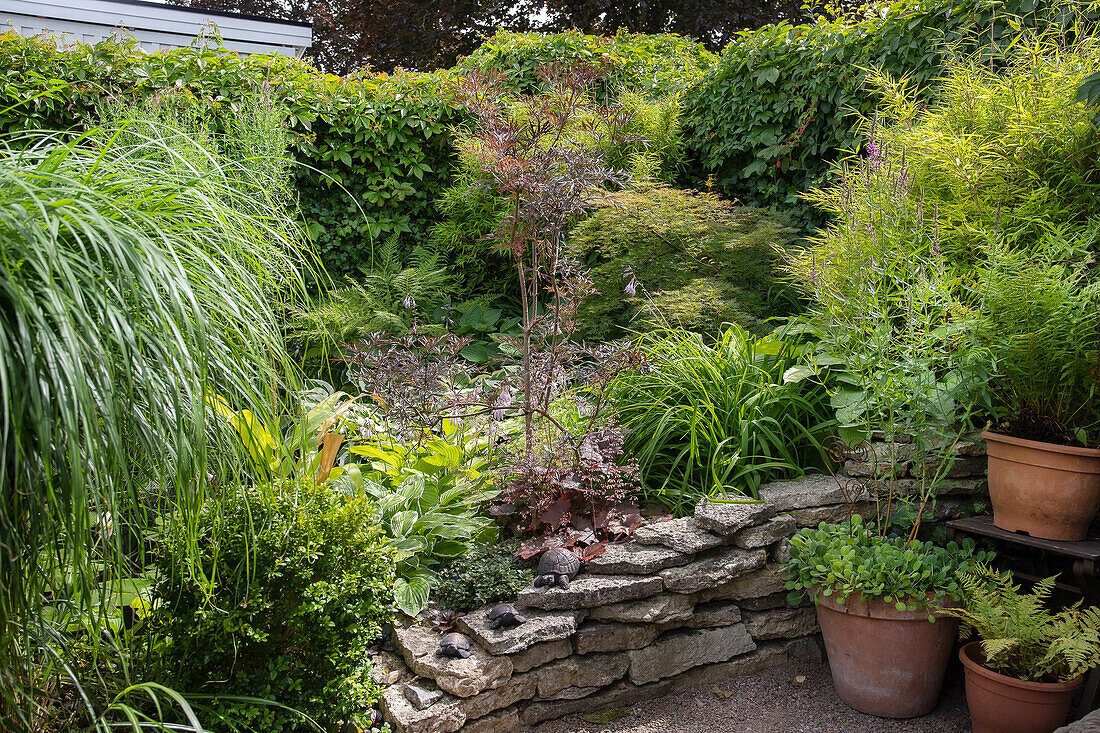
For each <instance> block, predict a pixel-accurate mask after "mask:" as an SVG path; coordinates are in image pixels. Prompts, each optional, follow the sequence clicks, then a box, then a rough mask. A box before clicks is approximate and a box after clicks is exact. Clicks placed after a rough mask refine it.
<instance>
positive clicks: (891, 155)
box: [790, 34, 1100, 432]
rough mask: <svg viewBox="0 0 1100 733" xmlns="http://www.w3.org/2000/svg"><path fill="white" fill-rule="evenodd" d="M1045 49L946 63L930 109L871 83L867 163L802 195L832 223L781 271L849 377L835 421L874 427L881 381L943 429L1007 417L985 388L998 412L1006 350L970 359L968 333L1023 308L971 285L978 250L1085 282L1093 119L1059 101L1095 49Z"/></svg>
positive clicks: (902, 92) (1085, 70)
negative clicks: (877, 99)
mask: <svg viewBox="0 0 1100 733" xmlns="http://www.w3.org/2000/svg"><path fill="white" fill-rule="evenodd" d="M1056 40H1057V39H1055V40H1049V39H1043V38H1035V37H1033V36H1031V35H1027V34H1025V35H1022V36H1021V37H1020V41H1019V43H1018V44H1017V45H1016V46H1015V47H1014V50H1013V52H1012V53H1010V54H1008V55H1006V56H1004V57H1002V58H1000V59H999V60H998V61H997V63H996V64H995V68H994V70H992V71H991V70H990V69H989V65H988V63H986V62H985V61H984V60H983V58H972V59H962V60H959V61H957V62H953V63H951V64H949V65H948V67H947V71H946V75H945V78H944V80H943V83H942V89H943V90H944V91H943V97H942V100H941V101H940V103H939V104H936V105H933V106H931V107H929V108H925V107H924V104H923V102H921V98H920V96H919V94H917V92H916V90H914V89H913V87H912V86H911V85H909V84H906V83H904V82H903V81H900V80H895V79H891V78H889V77H886V76H881V75H876V76H875V77H873V81H874V83H875V84H876V85H877V86H878V88H879V89H881V90H882V92H883V98H884V100H885V101H884V103H883V105H882V106H881V107H880V109H879V111H878V120H877V121H876V120H875V119H865V120H863V121H862V123H861V127H860V129H861V130H862V131H863V132H864V133H865V134H866V135H867V144H866V156H865V157H863V158H861V159H859V160H856V161H852V162H850V163H845V164H842V165H840V166H838V168H837V171H836V172H837V176H836V181H835V183H833V184H832V185H830V186H828V187H826V188H824V189H819V190H817V191H814V192H813V194H812V196H811V200H813V201H815V202H816V203H818V205H820V206H821V207H822V208H823V209H824V210H826V211H828V212H829V213H830V214H832V215H833V216H834V217H835V219H834V222H833V223H831V224H830V225H829V226H828V227H827V228H826V229H825V230H823V231H822V232H821V233H820V234H819V235H818V236H816V237H815V238H814V239H813V241H812V246H811V247H809V248H807V249H806V250H804V251H803V252H800V253H799V254H798V255H797V256H796V257H795V258H793V259H792V261H791V262H790V269H791V272H792V274H794V275H795V277H796V278H797V279H798V280H799V281H800V282H801V283H802V284H803V286H804V287H805V288H806V290H807V291H808V292H809V293H810V294H811V295H813V296H814V301H813V306H812V307H811V314H812V319H813V321H814V322H815V323H816V326H815V327H814V331H815V333H816V334H817V335H818V336H819V337H820V338H821V339H822V340H823V341H825V342H827V344H828V358H829V359H832V360H839V361H840V362H842V363H844V364H845V365H846V366H847V368H848V370H849V371H850V373H851V375H850V378H849V379H848V381H849V383H850V386H848V387H846V388H843V389H842V390H841V391H842V392H843V394H842V395H841V394H838V395H837V396H835V398H834V404H835V405H836V406H837V408H838V410H843V411H844V413H845V414H844V416H842V417H841V424H842V425H852V424H858V423H861V422H865V418H866V417H867V416H868V415H870V417H871V419H872V420H881V419H884V418H885V412H886V411H885V410H883V409H882V405H877V404H873V403H872V402H871V401H870V396H871V393H872V392H874V391H875V390H872V389H868V386H869V385H871V384H872V383H881V382H882V379H881V377H882V375H883V374H884V373H890V374H894V375H900V377H901V378H900V379H899V381H898V385H899V387H898V389H897V390H896V394H897V395H898V397H899V399H898V400H895V402H901V399H900V397H901V395H902V394H903V393H908V394H907V395H906V396H905V402H909V403H910V404H911V403H912V400H911V399H909V397H908V395H917V396H920V398H921V400H923V401H924V402H925V403H926V404H925V405H924V406H922V408H921V409H926V410H928V411H929V413H930V414H932V415H934V416H935V417H936V418H937V419H940V420H942V421H943V422H945V423H951V422H952V421H953V420H955V419H956V418H958V417H959V416H965V415H968V414H969V413H970V412H971V410H972V409H977V410H979V411H981V412H982V413H984V414H983V416H984V415H986V414H992V416H993V417H994V418H995V419H1004V418H1012V417H1017V416H1016V415H1010V414H1007V413H1006V410H1008V408H1009V405H1008V404H1007V403H1006V401H1005V392H1004V389H1003V387H1004V385H1003V384H1002V385H1000V386H998V385H997V384H996V383H995V382H994V383H993V384H994V388H995V390H996V391H998V392H999V393H1000V396H998V397H996V398H995V399H996V400H997V401H999V402H1000V404H994V401H995V399H994V397H993V396H991V395H990V393H989V390H988V388H987V387H988V385H989V384H990V382H991V380H993V379H994V378H995V377H996V376H997V374H998V373H999V371H1000V370H1001V369H1002V368H1004V367H1009V366H1010V365H1009V364H1007V363H1001V362H998V361H997V360H996V359H995V357H996V356H997V355H996V354H995V349H997V348H1003V349H1012V348H1015V347H1016V346H1019V345H1020V343H1019V342H1018V341H1016V340H1014V339H1009V340H1006V341H1002V342H1000V343H998V344H995V345H992V346H990V349H989V350H987V351H986V352H985V353H984V354H983V353H982V352H981V350H980V349H979V350H978V351H972V350H971V349H970V348H969V345H970V343H971V342H972V337H973V336H974V333H973V332H974V329H975V328H978V329H981V330H985V331H986V336H985V337H981V338H980V339H979V341H983V342H985V343H986V344H987V345H988V344H989V343H990V342H991V341H992V340H999V339H1000V337H999V336H997V335H995V332H996V331H997V330H998V329H1001V330H1002V334H1003V335H1005V336H1007V335H1009V334H1011V333H1012V330H1011V329H1009V330H1004V328H1003V327H1004V326H1005V325H1006V323H1005V322H1004V321H1001V322H1000V323H999V324H998V322H997V320H996V319H997V318H1002V317H1005V318H1007V317H1008V316H1009V315H1010V313H1012V312H1015V313H1016V315H1017V316H1020V315H1022V314H1021V312H1020V309H1021V308H1026V306H1025V303H1026V302H1027V300H1028V298H1030V295H1026V294H1025V293H1026V289H1027V287H1028V285H1027V283H1026V282H1024V281H1022V280H1020V279H1005V278H1001V281H1000V282H999V283H997V284H995V283H994V282H993V280H991V279H990V278H989V277H988V276H985V277H984V284H980V283H979V284H977V287H976V278H975V271H978V272H986V273H988V272H991V271H995V270H997V269H998V268H997V267H995V266H994V264H993V263H991V262H989V259H990V255H989V253H991V252H1002V253H1004V256H1009V253H1016V254H1014V255H1011V256H1012V257H1015V258H1017V259H1018V261H1019V262H1018V264H1019V263H1022V262H1023V261H1024V260H1028V261H1031V260H1034V262H1035V263H1036V265H1037V268H1036V267H1030V266H1029V267H1028V270H1029V271H1030V272H1032V273H1033V274H1034V275H1035V276H1036V277H1038V276H1039V275H1040V272H1041V271H1047V272H1048V274H1049V273H1050V272H1052V271H1051V270H1049V267H1051V266H1057V264H1056V263H1059V262H1062V263H1063V265H1065V266H1064V267H1062V266H1058V267H1060V272H1061V273H1062V275H1064V276H1066V277H1070V276H1071V275H1072V273H1075V272H1076V273H1079V275H1080V274H1086V273H1087V270H1088V268H1089V267H1091V264H1090V263H1091V260H1092V258H1093V257H1094V253H1095V251H1096V249H1097V245H1096V225H1095V223H1094V222H1093V221H1092V219H1093V218H1094V215H1093V213H1092V211H1091V210H1090V209H1088V206H1087V204H1086V199H1087V196H1088V194H1087V193H1086V189H1087V184H1085V183H1084V182H1085V181H1088V180H1090V179H1092V178H1094V177H1095V176H1096V171H1097V166H1096V160H1097V152H1098V150H1100V138H1097V136H1096V135H1095V131H1094V129H1093V127H1092V125H1091V116H1092V111H1091V110H1090V109H1089V108H1087V107H1085V106H1084V105H1080V104H1075V103H1074V102H1073V100H1074V96H1075V94H1076V89H1077V87H1078V85H1079V84H1080V81H1081V79H1083V78H1084V77H1085V76H1087V75H1088V74H1089V73H1090V72H1091V71H1092V70H1094V69H1096V68H1100V44H1098V42H1097V40H1096V39H1095V38H1091V37H1083V38H1081V39H1080V41H1079V42H1078V43H1077V44H1075V45H1070V46H1063V45H1061V44H1060V43H1058V42H1056ZM991 268H992V269H991ZM1082 268H1084V269H1082ZM1044 277H1045V276H1044ZM1086 277H1087V274H1086ZM1044 282H1048V281H1047V280H1044V279H1043V277H1040V278H1039V280H1037V281H1036V286H1037V287H1038V286H1039V285H1042V284H1043V283H1044ZM1048 284H1049V282H1048ZM990 287H994V289H995V290H996V289H1000V288H1005V289H1004V290H1003V292H1000V293H999V294H998V293H996V292H992V291H990ZM1044 287H1045V286H1044ZM1059 287H1063V286H1059ZM1052 292H1053V291H1051V290H1050V288H1047V295H1048V296H1049V295H1051V294H1052ZM1044 297H1046V296H1044ZM1079 297H1080V298H1087V297H1091V296H1090V295H1089V291H1083V292H1081V293H1080V294H1079ZM997 298H1001V299H1007V298H1015V299H1016V302H1015V305H1014V306H1013V305H1012V304H1010V303H1009V302H1007V301H1003V302H1001V303H1000V305H998V306H997V307H998V308H1005V309H1007V310H1006V311H1005V313H1004V314H1002V316H996V315H995V314H993V313H992V312H990V311H989V310H988V309H989V306H988V304H992V303H993V302H994V301H995V300H997ZM983 300H984V301H985V302H986V303H987V306H986V307H985V310H986V311H987V312H986V313H985V314H984V316H983V314H982V313H981V312H979V309H981V308H982V307H983V306H982V305H981V303H982V301H983ZM1079 302H1081V301H1079ZM1036 305H1038V303H1036ZM1013 309H1015V310H1013ZM1033 315H1036V314H1033ZM1014 317H1015V316H1014ZM989 318H993V319H994V320H992V321H991V320H989ZM983 319H984V320H983ZM1079 323H1081V324H1084V323H1085V322H1084V321H1079ZM1022 325H1023V324H1022V322H1021V321H1019V320H1017V322H1016V324H1015V326H1014V327H1015V328H1019V327H1021V326H1022ZM1060 325H1061V326H1063V327H1065V328H1068V327H1069V325H1070V324H1069V323H1068V322H1064V323H1061V324H1060ZM991 329H992V330H991ZM1026 330H1027V329H1026V328H1025V329H1024V331H1026ZM1022 334H1023V332H1021V331H1017V332H1016V335H1017V336H1021V335H1022ZM1063 334H1064V335H1066V332H1065V331H1063ZM1074 338H1075V340H1076V342H1075V343H1072V344H1066V345H1065V346H1064V347H1063V348H1064V349H1067V351H1062V352H1060V353H1062V355H1063V356H1067V357H1069V356H1070V355H1071V354H1072V358H1073V359H1074V362H1073V364H1070V365H1066V364H1062V365H1059V366H1058V367H1057V369H1058V370H1059V371H1061V370H1062V369H1064V368H1067V367H1068V369H1069V370H1070V372H1072V373H1075V374H1077V375H1081V374H1082V373H1083V372H1084V371H1085V370H1086V369H1088V368H1091V365H1092V363H1093V360H1092V359H1090V358H1089V357H1088V355H1087V352H1088V351H1089V348H1090V347H1089V344H1090V343H1093V342H1092V340H1091V337H1086V336H1084V335H1083V329H1079V330H1078V331H1077V334H1076V336H1075V337H1074ZM1003 355H1006V354H1003ZM1018 356H1020V354H1019V352H1017V357H1018ZM1086 362H1087V364H1088V366H1087V367H1086V366H1085V363H1086ZM833 363H836V361H833ZM1075 379H1077V380H1079V377H1075ZM1078 384H1080V382H1079V381H1078ZM920 385H923V386H920ZM918 387H919V389H918ZM1009 411H1010V410H1009ZM1002 413H1005V414H1002ZM882 427H884V429H889V428H890V426H882ZM1075 427H1081V425H1080V424H1077V425H1072V426H1069V429H1070V431H1071V432H1072V431H1073V428H1075Z"/></svg>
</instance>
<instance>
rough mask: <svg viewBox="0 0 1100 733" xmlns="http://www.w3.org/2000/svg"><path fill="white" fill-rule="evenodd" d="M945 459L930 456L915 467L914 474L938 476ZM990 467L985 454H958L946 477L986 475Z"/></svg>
mask: <svg viewBox="0 0 1100 733" xmlns="http://www.w3.org/2000/svg"><path fill="white" fill-rule="evenodd" d="M942 464H943V461H941V460H940V459H939V458H938V457H936V456H929V457H928V458H925V459H924V461H923V462H922V463H921V464H919V465H916V466H914V467H913V475H914V476H918V477H919V476H922V475H923V476H929V477H932V476H936V475H938V474H939V473H940V470H941V466H942ZM987 468H988V460H987V459H986V457H985V456H958V457H956V458H955V460H954V461H953V462H952V463H951V466H950V467H949V468H948V469H947V473H945V474H944V475H943V477H944V478H947V479H952V478H963V477H966V476H984V475H985V473H986V470H987Z"/></svg>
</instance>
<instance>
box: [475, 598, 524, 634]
mask: <svg viewBox="0 0 1100 733" xmlns="http://www.w3.org/2000/svg"><path fill="white" fill-rule="evenodd" d="M485 618H487V619H489V628H490V629H511V628H514V627H516V626H519V625H520V624H525V623H527V617H526V616H524V615H523V614H521V613H520V612H519V611H517V610H516V607H515V606H513V605H512V604H511V603H498V604H497V605H495V606H493V607H492V608H490V609H489V611H488V612H487V613H486V614H485Z"/></svg>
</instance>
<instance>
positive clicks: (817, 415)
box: [611, 326, 833, 514]
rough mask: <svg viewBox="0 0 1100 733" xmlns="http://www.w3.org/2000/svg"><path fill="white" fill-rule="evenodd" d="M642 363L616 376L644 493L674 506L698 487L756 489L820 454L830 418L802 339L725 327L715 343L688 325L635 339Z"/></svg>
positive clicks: (681, 506)
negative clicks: (802, 348)
mask: <svg viewBox="0 0 1100 733" xmlns="http://www.w3.org/2000/svg"><path fill="white" fill-rule="evenodd" d="M640 348H641V351H642V353H643V355H644V356H645V357H646V358H647V360H648V361H649V364H648V366H647V368H646V369H644V370H639V371H637V372H624V373H623V374H621V375H620V376H619V377H618V378H617V379H616V380H615V382H614V383H613V385H612V391H611V396H612V398H613V399H614V400H615V406H616V409H617V410H618V414H619V419H620V420H621V421H622V424H623V426H624V427H625V428H626V429H627V431H628V432H627V441H626V447H627V450H628V453H629V454H630V455H632V456H633V457H635V458H637V460H638V463H639V465H640V467H641V471H642V478H643V482H644V488H643V491H642V492H641V495H642V496H643V497H644V498H647V499H652V500H655V501H658V502H660V503H662V504H664V505H665V506H667V507H669V508H670V509H672V510H673V511H674V512H676V513H678V514H683V513H686V512H690V511H691V510H692V509H693V508H694V506H695V504H696V503H697V502H698V500H699V498H700V497H701V496H705V495H708V494H714V493H724V492H734V493H737V494H743V495H745V496H752V497H755V496H756V490H757V488H758V487H759V486H760V485H761V484H762V483H764V482H766V481H769V480H771V479H774V478H781V477H790V476H797V475H800V474H801V473H802V471H804V470H805V469H807V468H809V467H812V466H816V465H819V464H820V461H821V453H820V446H821V441H822V440H823V439H824V438H825V437H827V436H828V435H830V433H831V429H832V426H833V421H832V418H831V415H830V410H829V403H828V397H827V393H826V391H825V388H824V385H823V384H822V382H821V380H820V378H819V377H818V376H817V375H815V374H814V372H813V370H812V369H810V368H809V367H808V366H807V362H806V359H805V358H804V356H803V355H802V354H801V351H800V349H799V347H797V346H795V345H794V344H792V343H790V342H787V341H784V340H782V339H780V338H776V337H774V336H767V337H765V338H761V339H757V338H754V337H752V336H750V335H749V334H748V333H746V332H745V331H744V330H743V329H741V328H738V327H736V326H735V327H731V328H730V329H728V330H726V331H725V332H724V333H722V335H721V336H720V337H719V339H718V342H717V343H715V344H709V343H707V342H706V341H705V340H704V339H703V337H702V336H700V335H699V334H695V333H690V332H685V331H668V332H659V333H656V334H653V335H650V336H647V337H645V338H643V339H642V340H641V341H640Z"/></svg>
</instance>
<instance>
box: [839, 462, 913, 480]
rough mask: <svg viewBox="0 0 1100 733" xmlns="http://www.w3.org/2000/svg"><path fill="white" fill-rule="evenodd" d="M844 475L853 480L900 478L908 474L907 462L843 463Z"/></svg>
mask: <svg viewBox="0 0 1100 733" xmlns="http://www.w3.org/2000/svg"><path fill="white" fill-rule="evenodd" d="M844 473H846V474H848V475H849V476H851V477H853V478H876V479H890V478H901V477H902V476H906V475H907V474H908V473H909V463H908V462H907V461H894V462H890V461H876V462H874V463H870V462H864V461H845V462H844Z"/></svg>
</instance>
